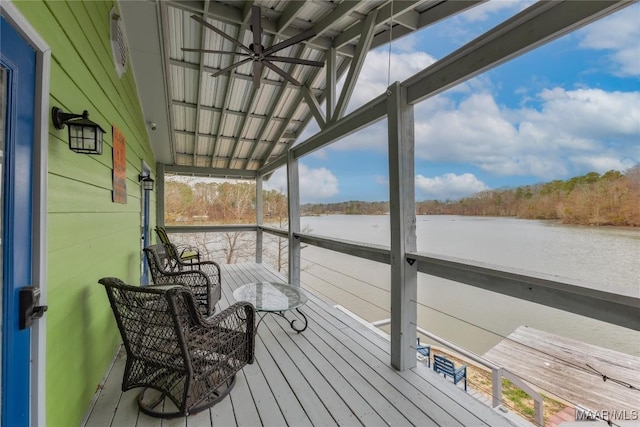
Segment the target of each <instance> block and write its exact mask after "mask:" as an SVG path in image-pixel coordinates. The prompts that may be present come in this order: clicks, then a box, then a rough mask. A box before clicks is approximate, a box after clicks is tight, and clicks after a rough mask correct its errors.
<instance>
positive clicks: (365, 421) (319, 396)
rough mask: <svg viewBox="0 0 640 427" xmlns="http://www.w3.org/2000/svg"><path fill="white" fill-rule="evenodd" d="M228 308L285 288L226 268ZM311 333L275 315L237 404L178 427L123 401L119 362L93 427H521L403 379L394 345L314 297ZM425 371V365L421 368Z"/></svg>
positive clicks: (417, 373) (243, 267) (416, 372)
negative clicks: (244, 293) (244, 297)
mask: <svg viewBox="0 0 640 427" xmlns="http://www.w3.org/2000/svg"><path fill="white" fill-rule="evenodd" d="M222 274H223V296H222V300H221V302H220V306H221V307H226V306H227V305H229V304H231V303H233V302H234V300H233V297H232V290H233V289H235V288H236V287H238V286H240V285H242V284H245V283H249V282H255V281H261V280H269V281H279V282H283V278H282V276H280V275H278V274H277V273H275V272H274V271H272V270H270V269H268V268H267V267H265V266H263V265H261V264H234V265H227V266H224V267H223V272H222ZM307 295H308V297H309V302H308V304H307V305H306V306H304V307H303V311H304V313H305V314H306V315H307V317H308V318H309V328H308V329H307V330H306V331H304V332H303V333H301V334H296V333H295V332H293V331H292V330H291V329H290V328H289V325H288V324H287V323H286V322H285V321H284V320H283V319H281V318H279V317H277V316H272V315H267V317H266V318H265V319H264V321H263V322H262V324H260V327H259V329H258V335H257V337H256V362H255V363H254V364H253V365H248V366H246V367H245V368H244V369H243V371H241V373H240V374H239V375H238V376H237V382H236V386H235V388H234V389H233V390H232V391H231V393H230V394H229V396H228V397H227V398H225V399H224V400H223V401H221V402H220V403H218V404H217V405H216V406H214V407H213V408H211V409H210V410H208V411H204V412H201V413H199V414H196V415H193V416H190V417H188V418H180V419H175V420H169V421H167V420H159V419H155V418H151V417H148V416H146V415H144V414H142V413H139V411H138V407H137V403H136V397H137V394H138V391H137V390H131V391H128V392H126V393H122V392H121V391H120V383H121V381H122V372H123V370H124V357H123V356H122V355H120V356H119V357H118V358H117V359H116V361H115V363H114V366H113V368H112V370H111V373H110V374H109V376H108V379H107V380H106V382H105V384H104V385H103V386H102V390H101V392H100V394H99V396H98V397H97V400H96V401H95V404H94V405H93V407H92V408H91V409H90V412H89V413H88V417H87V421H86V423H85V425H86V426H87V427H105V426H114V427H127V426H132V427H133V426H135V427H148V426H156V427H157V426H189V427H195V426H260V425H265V426H296V427H297V426H310V425H316V426H330V425H340V426H352V425H367V426H378V425H381V426H382V425H392V426H404V425H420V426H429V425H447V426H480V425H492V426H513V424H512V423H511V422H510V421H509V420H507V419H506V418H504V417H503V416H502V415H500V414H499V413H497V412H495V411H493V410H492V409H491V408H489V407H487V406H485V405H483V404H482V403H480V402H478V401H476V400H475V399H473V398H472V397H471V396H469V395H467V394H466V393H465V392H464V391H463V390H462V389H460V388H458V387H456V386H454V385H453V384H452V383H451V382H450V381H447V380H445V379H444V378H443V377H441V376H438V375H436V374H434V373H433V372H432V371H431V370H429V369H427V368H426V367H423V366H418V367H416V368H415V369H411V370H407V371H404V372H398V371H396V370H394V369H393V368H391V367H390V365H389V342H388V341H387V340H386V339H384V338H383V337H381V336H379V335H378V334H376V333H375V332H373V331H372V330H370V329H369V328H367V327H366V326H364V325H362V324H361V323H359V322H357V321H356V320H354V319H353V318H351V317H349V316H348V315H346V314H345V313H343V312H341V311H339V310H337V309H335V308H333V307H331V306H329V305H327V304H326V303H324V302H323V301H321V300H319V299H318V298H316V297H315V296H314V295H311V294H310V293H309V292H307ZM419 365H421V364H419Z"/></svg>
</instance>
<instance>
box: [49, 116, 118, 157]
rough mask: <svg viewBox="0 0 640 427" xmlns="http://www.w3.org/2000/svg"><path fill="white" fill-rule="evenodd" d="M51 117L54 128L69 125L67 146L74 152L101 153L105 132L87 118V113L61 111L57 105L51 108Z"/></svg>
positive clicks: (62, 127)
mask: <svg viewBox="0 0 640 427" xmlns="http://www.w3.org/2000/svg"><path fill="white" fill-rule="evenodd" d="M51 118H52V119H53V125H54V126H55V127H56V129H64V125H65V124H66V125H67V126H68V127H69V148H70V149H71V150H73V151H75V152H76V153H84V154H102V135H104V134H105V133H106V132H105V131H104V129H102V128H101V127H100V125H99V124H97V123H94V122H92V121H91V120H89V113H88V112H87V110H84V111H83V112H82V114H70V113H65V112H63V111H62V110H61V109H60V108H58V107H53V109H52V110H51Z"/></svg>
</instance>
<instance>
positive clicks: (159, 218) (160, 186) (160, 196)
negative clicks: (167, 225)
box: [156, 163, 164, 227]
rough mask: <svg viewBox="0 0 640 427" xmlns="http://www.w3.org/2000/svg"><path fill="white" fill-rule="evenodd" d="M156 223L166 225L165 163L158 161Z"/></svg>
mask: <svg viewBox="0 0 640 427" xmlns="http://www.w3.org/2000/svg"><path fill="white" fill-rule="evenodd" d="M156 225H159V226H160V227H164V163H156Z"/></svg>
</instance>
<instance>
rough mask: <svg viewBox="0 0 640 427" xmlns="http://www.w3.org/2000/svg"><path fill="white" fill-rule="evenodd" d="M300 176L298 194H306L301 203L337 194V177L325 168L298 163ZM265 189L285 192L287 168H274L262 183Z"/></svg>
mask: <svg viewBox="0 0 640 427" xmlns="http://www.w3.org/2000/svg"><path fill="white" fill-rule="evenodd" d="M298 174H299V176H300V194H301V195H303V196H306V199H305V200H301V203H311V202H320V201H322V200H325V199H328V198H329V197H332V196H335V195H336V194H338V178H336V176H335V175H334V174H333V173H332V172H331V171H330V170H329V169H327V168H318V169H312V168H309V167H307V166H306V165H304V164H303V163H299V164H298ZM263 187H264V189H265V190H277V191H280V192H281V193H285V192H286V190H287V170H286V168H280V169H278V170H276V171H275V172H274V173H273V175H272V176H271V178H270V179H269V180H268V181H265V183H264V186H263Z"/></svg>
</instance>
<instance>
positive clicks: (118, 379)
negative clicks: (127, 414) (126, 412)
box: [89, 352, 124, 426]
mask: <svg viewBox="0 0 640 427" xmlns="http://www.w3.org/2000/svg"><path fill="white" fill-rule="evenodd" d="M115 357H116V359H115V361H114V363H113V367H112V368H111V372H110V373H109V376H108V377H107V378H106V380H105V381H104V384H102V386H101V387H100V388H99V389H100V391H99V395H98V399H97V400H96V401H95V404H94V406H93V408H91V413H90V416H89V420H90V421H91V422H92V423H94V422H95V424H92V425H95V426H111V425H112V421H113V417H114V416H115V413H116V411H117V409H118V403H119V402H120V397H121V396H122V390H121V388H122V375H123V374H124V353H121V352H118V353H117V354H116V356H115Z"/></svg>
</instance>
